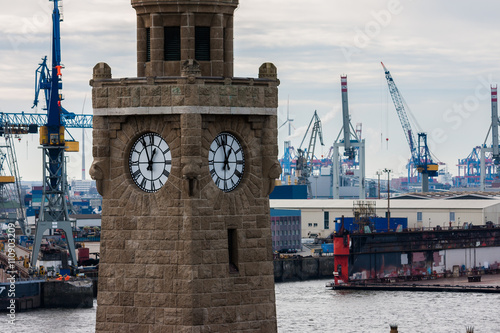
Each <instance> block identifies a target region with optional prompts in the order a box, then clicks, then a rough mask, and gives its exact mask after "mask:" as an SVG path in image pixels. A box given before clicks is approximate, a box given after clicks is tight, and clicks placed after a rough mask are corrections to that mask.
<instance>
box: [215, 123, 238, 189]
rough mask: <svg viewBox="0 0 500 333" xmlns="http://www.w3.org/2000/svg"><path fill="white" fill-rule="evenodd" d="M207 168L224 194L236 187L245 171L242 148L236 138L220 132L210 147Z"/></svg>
mask: <svg viewBox="0 0 500 333" xmlns="http://www.w3.org/2000/svg"><path fill="white" fill-rule="evenodd" d="M208 167H209V170H210V175H211V176H212V179H213V181H214V183H215V185H217V187H218V188H220V189H221V190H222V191H224V192H230V191H232V190H234V189H235V188H236V186H238V184H239V183H240V181H241V179H242V178H243V171H244V170H245V155H244V154H243V147H242V146H241V144H240V142H239V141H238V139H236V137H235V136H234V135H232V134H230V133H226V132H222V133H220V134H219V135H217V136H216V137H215V139H214V141H212V144H211V145H210V150H209V152H208Z"/></svg>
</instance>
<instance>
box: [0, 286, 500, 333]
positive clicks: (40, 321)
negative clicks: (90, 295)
mask: <svg viewBox="0 0 500 333" xmlns="http://www.w3.org/2000/svg"><path fill="white" fill-rule="evenodd" d="M327 282H328V280H315V281H304V282H286V283H277V284H276V307H277V318H278V332H279V333H294V332H296V333H299V332H300V333H306V332H341V333H351V332H352V333H360V332H367V333H379V332H380V333H389V331H390V328H389V324H397V325H398V327H399V332H400V333H420V332H422V333H429V332H432V333H455V332H457V333H465V328H466V326H473V327H474V329H475V330H474V332H475V333H495V332H500V316H498V309H499V308H500V294H478V293H444V292H390V291H334V290H331V289H329V288H326V287H325V285H326V283H327ZM95 316H96V302H95V301H94V308H91V309H71V310H68V309H65V310H62V309H38V310H33V311H29V312H24V313H18V314H16V322H15V324H13V325H11V324H8V323H7V318H6V316H5V317H4V318H2V319H1V320H0V332H40V333H49V332H50V333H53V332H72V333H90V332H94V330H95Z"/></svg>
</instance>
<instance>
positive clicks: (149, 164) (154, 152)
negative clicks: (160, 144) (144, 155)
mask: <svg viewBox="0 0 500 333" xmlns="http://www.w3.org/2000/svg"><path fill="white" fill-rule="evenodd" d="M155 154H156V148H155V149H153V152H152V153H151V159H150V160H149V161H148V167H147V168H146V169H147V170H150V171H151V173H152V172H153V158H154V157H155Z"/></svg>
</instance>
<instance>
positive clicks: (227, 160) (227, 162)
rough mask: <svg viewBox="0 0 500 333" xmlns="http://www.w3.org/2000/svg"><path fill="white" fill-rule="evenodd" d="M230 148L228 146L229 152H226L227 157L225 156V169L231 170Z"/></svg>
mask: <svg viewBox="0 0 500 333" xmlns="http://www.w3.org/2000/svg"><path fill="white" fill-rule="evenodd" d="M231 151H232V150H231V148H229V152H228V153H227V157H226V165H227V170H231V168H230V167H229V156H231Z"/></svg>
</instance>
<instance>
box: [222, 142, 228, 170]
mask: <svg viewBox="0 0 500 333" xmlns="http://www.w3.org/2000/svg"><path fill="white" fill-rule="evenodd" d="M222 151H223V152H224V164H223V165H222V170H226V165H227V162H228V159H227V154H226V148H225V146H224V145H222Z"/></svg>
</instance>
